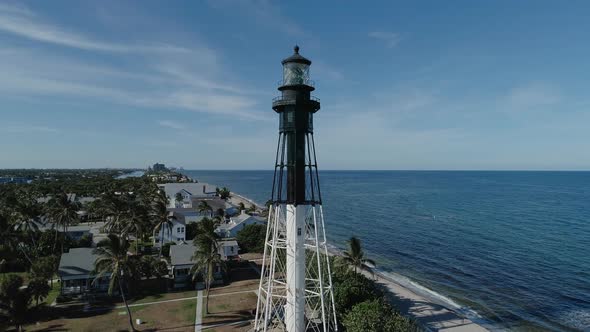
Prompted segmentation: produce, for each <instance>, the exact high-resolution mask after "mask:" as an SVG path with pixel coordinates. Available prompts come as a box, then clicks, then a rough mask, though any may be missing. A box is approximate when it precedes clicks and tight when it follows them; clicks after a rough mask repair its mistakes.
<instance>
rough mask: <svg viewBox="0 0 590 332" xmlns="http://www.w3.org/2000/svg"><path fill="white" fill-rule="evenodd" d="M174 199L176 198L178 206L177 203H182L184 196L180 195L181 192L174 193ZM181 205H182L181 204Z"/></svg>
mask: <svg viewBox="0 0 590 332" xmlns="http://www.w3.org/2000/svg"><path fill="white" fill-rule="evenodd" d="M174 199H175V200H176V205H177V206H178V203H182V202H183V201H184V197H182V194H181V193H176V196H175V197H174ZM181 207H182V205H181Z"/></svg>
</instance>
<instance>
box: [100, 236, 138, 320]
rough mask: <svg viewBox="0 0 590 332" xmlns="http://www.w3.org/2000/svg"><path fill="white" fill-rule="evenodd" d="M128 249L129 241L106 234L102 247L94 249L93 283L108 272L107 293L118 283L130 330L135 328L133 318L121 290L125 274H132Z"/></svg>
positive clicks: (110, 292) (110, 293) (111, 292)
mask: <svg viewBox="0 0 590 332" xmlns="http://www.w3.org/2000/svg"><path fill="white" fill-rule="evenodd" d="M128 249H129V242H127V240H126V239H125V238H122V237H118V236H117V235H115V234H109V235H108V241H107V243H106V245H105V246H104V247H99V248H96V249H94V253H95V254H97V255H98V258H96V261H95V262H94V269H95V271H96V272H97V274H96V277H95V278H94V280H93V281H92V282H93V283H95V282H97V281H98V280H100V279H101V278H102V277H104V276H105V275H106V274H110V281H109V290H108V292H109V295H112V294H113V290H114V289H115V287H116V286H117V285H118V286H119V292H120V293H121V297H122V298H123V302H124V303H125V307H126V308H127V315H128V316H129V325H130V326H131V330H132V331H136V330H135V326H133V318H132V317H131V310H129V305H128V304H127V299H126V298H125V293H124V292H123V282H124V279H125V277H126V276H131V275H133V273H134V271H133V266H132V262H131V260H130V259H129V256H128V255H127V250H128Z"/></svg>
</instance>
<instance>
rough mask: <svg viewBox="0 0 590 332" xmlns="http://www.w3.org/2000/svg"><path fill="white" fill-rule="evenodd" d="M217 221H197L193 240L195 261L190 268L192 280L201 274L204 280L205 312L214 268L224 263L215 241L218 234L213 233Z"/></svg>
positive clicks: (207, 306)
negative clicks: (197, 225) (205, 293)
mask: <svg viewBox="0 0 590 332" xmlns="http://www.w3.org/2000/svg"><path fill="white" fill-rule="evenodd" d="M218 225H219V222H218V221H216V220H214V219H209V218H203V220H201V222H200V223H199V227H198V231H197V236H196V237H195V239H194V240H193V243H194V245H195V247H196V248H197V249H196V250H195V253H194V255H193V256H192V257H191V260H193V261H195V265H193V267H192V268H191V273H192V275H193V281H194V280H196V279H197V278H198V276H199V275H202V276H203V278H204V281H205V287H206V290H207V298H206V302H205V310H206V313H209V290H210V289H211V283H212V282H213V281H214V270H215V267H216V266H220V267H222V268H225V264H224V262H223V260H222V259H221V255H220V254H219V247H218V244H217V241H218V239H219V236H218V235H217V234H216V233H215V229H216V228H217V226H218Z"/></svg>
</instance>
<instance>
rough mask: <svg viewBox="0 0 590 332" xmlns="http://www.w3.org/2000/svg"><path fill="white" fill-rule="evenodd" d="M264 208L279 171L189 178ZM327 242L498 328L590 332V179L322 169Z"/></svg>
mask: <svg viewBox="0 0 590 332" xmlns="http://www.w3.org/2000/svg"><path fill="white" fill-rule="evenodd" d="M185 173H186V174H187V175H189V176H191V177H192V178H194V179H197V180H199V181H202V182H208V183H211V184H215V185H218V186H227V187H229V188H230V189H231V190H232V191H235V192H238V193H240V194H242V195H245V196H247V197H250V198H251V199H253V200H255V201H257V202H259V203H264V202H266V200H267V199H268V198H269V197H270V190H271V181H272V171H185ZM320 182H321V187H322V195H323V199H324V213H325V220H326V227H327V231H328V238H329V241H330V242H331V243H332V244H334V245H336V246H337V247H340V248H345V247H346V240H347V239H348V238H349V237H350V236H352V235H355V236H358V237H360V238H361V240H362V241H363V246H364V248H365V250H366V252H367V254H368V255H369V256H370V257H371V258H374V259H375V260H376V261H377V264H378V266H379V268H380V270H381V271H383V272H386V273H390V274H389V276H390V277H391V278H394V279H397V280H399V281H401V282H402V283H405V284H407V285H409V286H411V287H413V288H415V289H416V290H418V291H421V292H422V293H425V294H426V295H428V296H429V297H430V298H432V299H434V300H437V301H439V302H441V303H443V304H445V305H447V306H449V307H451V308H452V309H455V310H457V311H461V312H463V313H464V314H466V315H468V316H470V317H471V318H474V319H475V320H477V321H479V322H481V323H484V324H487V326H488V327H493V328H496V329H509V330H517V331H539V330H540V331H543V330H548V331H579V330H582V331H590V172H475V171H457V172H444V171H440V172H439V171H432V172H431V171H323V172H320Z"/></svg>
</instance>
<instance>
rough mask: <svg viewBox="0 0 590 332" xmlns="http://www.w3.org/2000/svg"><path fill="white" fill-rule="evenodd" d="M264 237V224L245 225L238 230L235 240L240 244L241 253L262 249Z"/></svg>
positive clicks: (258, 251)
mask: <svg viewBox="0 0 590 332" xmlns="http://www.w3.org/2000/svg"><path fill="white" fill-rule="evenodd" d="M265 239H266V226H264V225H259V224H252V225H246V226H245V227H244V228H243V229H241V230H240V231H239V232H238V235H237V237H236V240H237V241H238V243H239V244H240V249H241V250H242V252H243V253H246V252H257V253H261V252H263V251H264V240H265Z"/></svg>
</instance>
